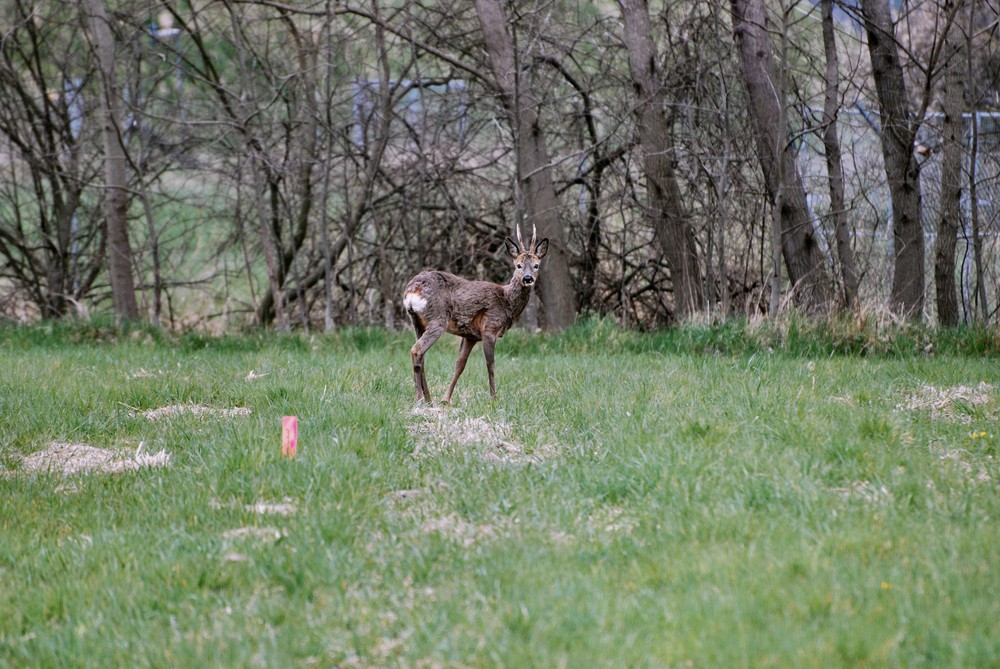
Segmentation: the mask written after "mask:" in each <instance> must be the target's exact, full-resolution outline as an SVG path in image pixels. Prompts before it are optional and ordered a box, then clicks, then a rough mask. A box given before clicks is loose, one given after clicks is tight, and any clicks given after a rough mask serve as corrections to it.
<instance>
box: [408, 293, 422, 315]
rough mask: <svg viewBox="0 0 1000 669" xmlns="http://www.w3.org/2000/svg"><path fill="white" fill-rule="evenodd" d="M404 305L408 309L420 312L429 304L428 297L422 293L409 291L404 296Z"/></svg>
mask: <svg viewBox="0 0 1000 669" xmlns="http://www.w3.org/2000/svg"><path fill="white" fill-rule="evenodd" d="M403 306H404V307H405V308H406V310H407V311H412V312H414V313H418V314H419V313H420V312H422V311H423V310H424V308H425V307H426V306H427V298H426V297H424V296H423V295H421V294H420V293H407V294H406V295H404V296H403Z"/></svg>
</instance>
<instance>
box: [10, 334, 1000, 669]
mask: <svg viewBox="0 0 1000 669" xmlns="http://www.w3.org/2000/svg"><path fill="white" fill-rule="evenodd" d="M837 327H838V326H830V327H829V328H826V329H822V330H815V329H813V330H809V326H805V325H801V324H799V325H794V324H793V326H789V327H785V328H783V329H774V330H768V329H766V328H765V329H757V330H755V329H753V328H750V327H748V326H746V324H738V323H737V324H729V325H723V326H714V327H708V326H706V327H704V328H689V329H686V330H678V331H674V332H671V333H662V334H652V335H643V334H637V333H629V332H622V331H619V330H617V329H615V328H613V327H612V326H610V325H608V324H607V323H589V324H585V325H582V326H580V327H577V328H574V329H572V330H570V331H568V332H566V333H563V334H561V335H557V336H550V335H538V336H531V335H527V334H524V333H520V332H514V333H511V334H510V335H508V336H507V337H506V338H505V339H504V340H503V341H502V342H501V343H500V344H499V345H498V347H497V348H498V359H497V374H498V397H497V399H496V401H490V398H489V395H488V392H487V390H486V380H485V369H484V365H483V363H482V356H481V354H479V352H478V349H477V351H476V354H475V356H474V358H473V359H472V361H471V362H470V364H469V368H468V369H467V371H466V373H465V375H464V377H463V378H462V381H461V383H460V384H459V387H458V391H457V393H456V406H455V407H452V408H448V409H445V410H442V411H418V412H414V410H413V404H412V397H413V387H412V373H411V371H410V369H409V355H408V352H409V347H410V344H411V336H410V335H406V334H400V335H395V334H391V333H386V332H383V331H380V330H348V331H343V332H339V333H336V334H333V335H329V336H320V335H316V336H286V337H279V336H273V335H264V334H258V335H246V336H242V337H227V338H222V339H212V338H207V337H200V336H195V335H188V336H183V337H169V336H164V335H160V334H158V333H155V332H150V331H146V330H143V329H137V330H134V331H131V332H124V333H122V332H118V331H116V330H115V329H114V328H110V327H107V326H101V325H100V324H96V325H94V324H91V325H87V326H79V325H78V326H65V325H47V326H41V327H35V328H30V329H6V330H0V369H2V370H3V372H2V373H0V466H2V467H4V468H5V469H7V470H9V471H10V472H12V473H11V474H10V475H8V476H6V477H0V495H2V498H3V500H4V501H3V503H2V505H0V527H2V532H0V621H2V624H0V666H18V667H72V666H108V667H110V666H135V667H146V666H149V667H163V666H176V667H193V666H198V667H237V666H240V667H242V666H247V667H249V666H273V667H289V666H321V667H339V666H344V667H355V666H360V667H386V666H388V667H422V666H426V667H434V666H444V667H559V666H566V667H675V666H676V667H688V666H690V667H706V668H711V667H765V666H781V667H824V668H825V667H862V666H871V667H935V668H936V667H989V666H998V665H1000V539H998V537H1000V534H998V531H997V527H998V525H997V523H998V519H1000V493H998V484H1000V464H998V457H1000V456H998V452H997V451H998V443H1000V425H998V421H997V416H998V413H1000V401H998V394H1000V362H998V358H997V355H996V353H997V346H996V341H997V338H996V334H995V333H991V332H989V331H983V332H979V331H966V332H959V331H956V332H945V333H937V334H935V333H931V332H923V331H917V332H913V331H910V332H900V333H895V334H892V333H888V334H887V333H885V332H880V331H876V330H875V329H873V328H870V327H867V326H864V324H862V325H860V326H858V325H854V326H843V328H842V329H837ZM928 339H930V340H932V341H933V343H934V345H935V347H936V348H935V350H936V351H937V352H936V354H935V355H927V354H924V353H923V350H924V348H925V347H926V345H927V343H928ZM851 342H854V343H851ZM453 346H454V342H453V341H452V338H450V337H449V338H446V339H445V340H443V342H442V343H440V344H438V345H437V346H436V347H435V348H433V349H432V350H431V352H430V353H429V354H428V367H429V370H428V374H429V380H430V383H431V389H432V391H433V392H435V393H436V395H437V397H440V396H441V395H443V391H444V388H445V386H446V384H447V381H448V378H449V376H450V373H451V370H452V366H453V364H454V356H455V353H456V348H453ZM251 370H252V371H254V373H255V374H256V375H263V376H259V377H258V378H256V379H252V380H247V377H248V374H249V373H250V372H251ZM981 384H986V385H981ZM178 404H198V405H204V406H208V407H213V408H216V409H226V408H233V407H247V408H249V409H251V410H252V415H250V416H234V417H225V416H204V415H201V416H199V415H193V414H190V413H186V414H185V413H181V414H178V415H176V416H174V417H173V418H170V419H167V420H160V421H150V420H148V419H146V418H145V417H143V416H142V415H141V412H142V411H147V410H150V409H156V408H160V407H164V406H170V405H178ZM286 414H295V415H297V416H298V417H299V431H300V447H299V448H300V450H299V455H298V457H296V459H295V460H293V461H287V460H282V459H281V458H280V418H281V416H282V415H286ZM54 441H63V442H74V443H85V444H89V445H91V446H95V447H100V448H108V449H115V450H120V451H123V452H126V453H134V452H135V451H136V449H137V448H138V447H139V445H140V444H142V447H143V449H144V451H145V452H146V453H155V452H158V451H160V450H165V451H167V452H168V453H169V454H170V456H171V464H170V466H168V467H159V468H149V469H140V470H138V471H133V472H125V473H119V474H98V473H94V474H89V475H84V474H79V475H72V476H62V475H58V474H54V473H27V472H25V471H24V468H23V466H22V463H21V458H22V456H24V455H29V454H32V453H37V452H39V451H42V450H43V449H45V448H46V447H47V446H48V445H49V444H50V443H52V442H54ZM401 491H406V492H401ZM259 503H290V504H292V505H294V508H295V510H294V512H293V513H291V514H289V515H279V514H276V513H264V514H261V513H258V512H257V510H256V509H255V508H254V505H257V504H259ZM240 528H257V530H258V531H260V532H262V534H261V536H257V537H255V536H239V535H235V536H234V535H233V534H232V531H233V530H239V529H240Z"/></svg>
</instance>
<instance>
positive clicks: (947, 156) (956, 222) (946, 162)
mask: <svg viewBox="0 0 1000 669" xmlns="http://www.w3.org/2000/svg"><path fill="white" fill-rule="evenodd" d="M964 4H965V3H964V0H947V1H946V2H945V6H944V10H945V13H946V14H949V15H950V19H951V20H949V21H948V23H949V24H950V25H951V29H950V30H949V31H948V35H947V37H946V38H945V45H946V46H945V51H946V53H945V54H944V59H945V60H944V75H943V84H942V86H941V90H940V96H941V109H942V112H943V116H944V118H943V121H942V128H941V130H942V131H941V143H942V151H941V204H940V212H939V214H938V226H937V242H936V246H935V249H934V288H935V296H936V303H937V317H938V323H939V324H940V325H944V326H949V327H950V326H955V325H958V322H959V313H958V288H957V285H956V281H955V248H956V246H957V242H958V231H959V230H960V229H961V228H962V183H963V178H962V159H963V158H964V155H965V151H964V146H965V141H964V140H965V124H964V121H963V119H962V108H963V107H964V104H963V102H964V98H965V82H964V77H963V74H962V70H963V68H962V64H963V63H962V61H961V59H960V58H959V55H960V52H961V40H960V39H959V37H960V32H959V30H958V27H957V25H955V22H954V20H953V19H954V17H955V15H956V14H957V13H958V12H960V11H961V10H962V6H963V5H964Z"/></svg>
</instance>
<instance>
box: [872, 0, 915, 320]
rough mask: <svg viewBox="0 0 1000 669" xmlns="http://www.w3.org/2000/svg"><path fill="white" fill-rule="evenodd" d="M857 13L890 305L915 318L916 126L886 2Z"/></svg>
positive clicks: (876, 2)
mask: <svg viewBox="0 0 1000 669" xmlns="http://www.w3.org/2000/svg"><path fill="white" fill-rule="evenodd" d="M861 13H862V15H863V16H864V21H865V32H866V33H867V34H868V52H869V55H870V57H871V62H872V76H873V78H874V79H875V92H876V93H877V95H878V102H879V107H880V108H881V112H882V131H881V135H882V137H881V139H882V157H883V159H884V160H885V175H886V179H887V180H888V182H889V195H890V197H891V198H892V228H893V256H894V257H893V262H894V265H895V266H894V268H893V275H892V295H891V298H890V304H891V308H892V310H893V311H894V312H896V313H897V314H899V315H900V316H903V317H904V318H910V319H914V320H919V319H920V318H921V317H922V315H923V309H924V231H923V226H922V224H921V218H920V214H921V205H920V165H918V164H917V161H916V159H915V157H914V155H913V141H914V139H915V137H916V128H917V126H916V124H915V123H912V122H911V121H910V114H909V109H908V106H909V105H908V104H907V96H906V86H905V83H904V80H903V69H902V67H901V65H900V60H899V51H898V48H897V44H896V39H895V36H894V34H893V24H892V16H891V14H890V13H889V0H862V2H861Z"/></svg>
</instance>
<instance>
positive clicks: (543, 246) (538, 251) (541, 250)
mask: <svg viewBox="0 0 1000 669" xmlns="http://www.w3.org/2000/svg"><path fill="white" fill-rule="evenodd" d="M548 252H549V240H548V239H547V238H546V239H543V240H542V241H540V242H538V243H537V244H535V255H536V256H538V258H539V260H541V259H542V258H544V257H545V254H546V253H548Z"/></svg>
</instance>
